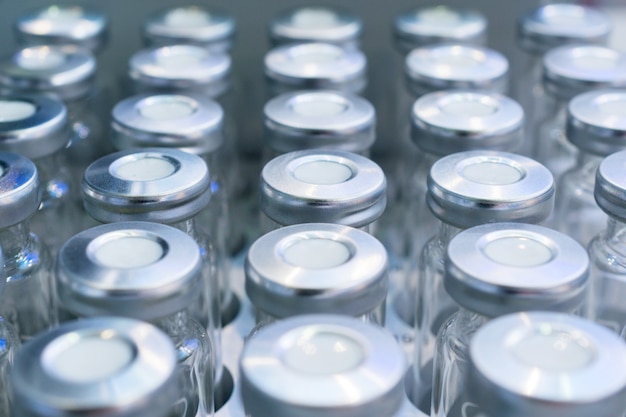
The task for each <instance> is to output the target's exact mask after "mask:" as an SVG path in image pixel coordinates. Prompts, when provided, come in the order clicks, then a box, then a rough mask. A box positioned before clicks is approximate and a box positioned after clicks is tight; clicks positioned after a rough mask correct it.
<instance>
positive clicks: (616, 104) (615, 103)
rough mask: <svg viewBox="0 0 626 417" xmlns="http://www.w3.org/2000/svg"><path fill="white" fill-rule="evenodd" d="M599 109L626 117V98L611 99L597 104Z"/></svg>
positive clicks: (612, 114)
mask: <svg viewBox="0 0 626 417" xmlns="http://www.w3.org/2000/svg"><path fill="white" fill-rule="evenodd" d="M597 109H598V110H600V111H601V112H602V113H606V114H608V115H611V116H616V117H626V100H610V101H604V102H601V103H598V104H597Z"/></svg>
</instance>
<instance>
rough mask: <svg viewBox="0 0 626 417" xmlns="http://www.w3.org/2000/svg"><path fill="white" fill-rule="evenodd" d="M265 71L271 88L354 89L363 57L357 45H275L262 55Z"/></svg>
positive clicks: (361, 72) (360, 81) (362, 77)
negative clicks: (351, 46)
mask: <svg viewBox="0 0 626 417" xmlns="http://www.w3.org/2000/svg"><path fill="white" fill-rule="evenodd" d="M264 63H265V75H266V77H267V78H268V80H269V81H270V83H273V84H275V88H276V89H279V87H282V88H291V89H294V88H300V89H309V90H311V89H315V90H321V89H330V90H340V91H348V92H354V93H358V92H359V91H361V90H362V89H363V87H364V86H365V83H366V81H365V70H366V67H367V59H366V57H365V55H364V54H363V52H361V51H360V50H358V49H349V50H346V49H343V48H341V47H339V46H337V45H333V44H330V43H301V44H289V45H283V46H278V47H276V48H274V49H272V50H271V51H269V52H268V53H267V54H266V55H265V59H264Z"/></svg>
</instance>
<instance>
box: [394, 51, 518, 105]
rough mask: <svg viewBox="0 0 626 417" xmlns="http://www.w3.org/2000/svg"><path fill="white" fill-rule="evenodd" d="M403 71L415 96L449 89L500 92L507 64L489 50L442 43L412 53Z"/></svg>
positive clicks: (502, 90)
mask: <svg viewBox="0 0 626 417" xmlns="http://www.w3.org/2000/svg"><path fill="white" fill-rule="evenodd" d="M404 69H405V75H406V81H407V83H408V88H409V90H411V91H412V92H413V93H414V94H416V95H418V96H420V95H422V94H426V93H431V92H433V91H438V90H450V89H453V88H465V89H472V90H488V91H495V92H498V93H504V92H505V91H506V90H507V82H508V80H507V77H508V72H509V61H508V60H507V59H506V58H505V56H504V55H502V54H501V53H499V52H497V51H494V50H493V49H488V48H484V47H481V46H473V45H463V44H448V43H446V44H435V45H428V46H423V47H420V48H416V49H414V50H412V51H411V52H410V53H409V54H408V55H407V57H406V59H405V67H404Z"/></svg>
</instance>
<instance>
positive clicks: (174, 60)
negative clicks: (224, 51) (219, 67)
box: [155, 48, 207, 70]
mask: <svg viewBox="0 0 626 417" xmlns="http://www.w3.org/2000/svg"><path fill="white" fill-rule="evenodd" d="M206 56H207V53H206V51H200V50H197V49H188V48H183V49H178V48H176V49H174V48H163V49H161V50H160V51H159V53H157V54H156V56H155V60H156V63H157V65H159V66H160V67H162V68H164V69H168V70H185V69H189V68H194V67H197V66H198V65H200V63H201V62H202V61H203V60H204V59H206Z"/></svg>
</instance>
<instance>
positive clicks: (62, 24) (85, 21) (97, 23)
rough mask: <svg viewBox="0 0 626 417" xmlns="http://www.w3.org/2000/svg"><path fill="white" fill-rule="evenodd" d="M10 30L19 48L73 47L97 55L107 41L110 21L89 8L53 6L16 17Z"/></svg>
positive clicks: (102, 14)
mask: <svg viewBox="0 0 626 417" xmlns="http://www.w3.org/2000/svg"><path fill="white" fill-rule="evenodd" d="M13 28H14V31H15V37H16V38H17V41H18V42H19V43H21V44H26V45H74V46H80V47H82V48H85V49H89V50H91V51H98V50H100V49H102V48H103V47H104V45H105V43H106V41H107V37H108V31H109V18H108V16H107V15H106V14H104V13H103V12H102V11H100V10H96V9H92V8H91V7H87V8H86V7H84V6H82V5H63V4H55V5H51V6H47V7H44V8H40V9H37V10H34V11H32V12H30V13H26V14H24V15H22V16H20V17H18V19H17V20H16V21H15V23H14V25H13Z"/></svg>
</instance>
